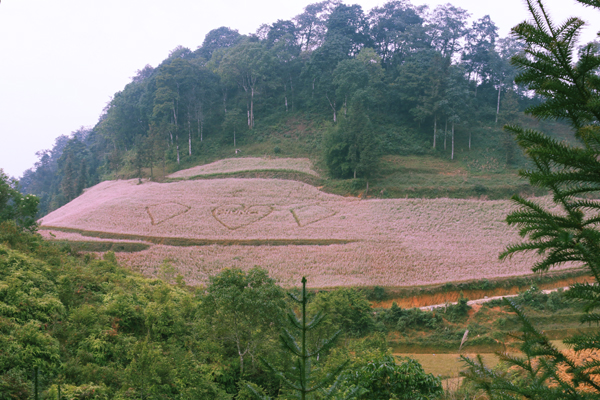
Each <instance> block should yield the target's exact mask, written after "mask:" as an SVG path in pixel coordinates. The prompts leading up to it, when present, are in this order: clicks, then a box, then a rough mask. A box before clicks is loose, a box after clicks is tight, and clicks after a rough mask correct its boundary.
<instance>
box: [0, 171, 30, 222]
mask: <svg viewBox="0 0 600 400" xmlns="http://www.w3.org/2000/svg"><path fill="white" fill-rule="evenodd" d="M18 189H19V187H18V183H17V182H16V181H14V180H10V179H9V178H8V176H7V175H6V174H5V173H4V171H3V170H2V169H1V168H0V223H3V222H5V221H14V222H15V223H16V224H17V226H19V227H20V228H21V229H26V230H29V231H34V230H35V229H36V228H37V222H36V214H37V207H38V204H39V199H38V198H37V197H36V196H34V195H25V196H24V195H22V194H21V193H20V192H19V190H18Z"/></svg>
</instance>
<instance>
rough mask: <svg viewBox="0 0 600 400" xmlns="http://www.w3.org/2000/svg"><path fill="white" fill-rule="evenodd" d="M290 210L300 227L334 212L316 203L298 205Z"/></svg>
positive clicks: (329, 215)
mask: <svg viewBox="0 0 600 400" xmlns="http://www.w3.org/2000/svg"><path fill="white" fill-rule="evenodd" d="M290 211H291V212H292V215H293V216H294V219H295V220H296V223H297V224H298V226H300V227H303V226H306V225H309V224H312V223H313V222H318V221H322V220H324V219H325V218H329V217H331V216H334V215H335V214H336V212H335V211H332V210H330V209H329V208H326V207H322V206H318V205H310V206H300V207H296V208H292V209H291V210H290Z"/></svg>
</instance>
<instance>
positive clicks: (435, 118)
mask: <svg viewBox="0 0 600 400" xmlns="http://www.w3.org/2000/svg"><path fill="white" fill-rule="evenodd" d="M436 138H437V115H435V116H434V117H433V148H434V149H435V140H436Z"/></svg>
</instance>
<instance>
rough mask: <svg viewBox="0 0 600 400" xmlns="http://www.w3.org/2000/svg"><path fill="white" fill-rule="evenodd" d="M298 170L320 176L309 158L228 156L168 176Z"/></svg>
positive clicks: (182, 176) (186, 176)
mask: <svg viewBox="0 0 600 400" xmlns="http://www.w3.org/2000/svg"><path fill="white" fill-rule="evenodd" d="M281 170H284V171H298V172H303V173H305V174H310V175H314V176H319V174H317V173H316V172H315V171H314V170H313V164H312V162H311V161H310V160H309V159H308V158H258V157H245V158H227V159H224V160H219V161H215V162H213V163H210V164H205V165H198V166H196V167H193V168H188V169H184V170H182V171H177V172H175V173H173V174H171V175H168V176H167V177H168V178H191V177H194V176H200V175H212V174H226V173H232V172H241V171H281Z"/></svg>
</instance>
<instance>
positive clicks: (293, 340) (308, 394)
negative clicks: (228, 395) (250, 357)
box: [248, 277, 360, 400]
mask: <svg viewBox="0 0 600 400" xmlns="http://www.w3.org/2000/svg"><path fill="white" fill-rule="evenodd" d="M290 297H291V298H292V300H293V301H294V303H296V304H298V305H299V306H300V318H298V317H297V316H296V314H295V313H294V312H293V311H290V312H289V313H288V319H289V321H290V323H291V326H292V327H293V331H296V335H294V334H293V333H291V332H290V331H288V330H287V329H284V330H283V332H282V334H281V342H282V344H283V347H284V348H285V350H286V352H288V353H290V354H291V355H293V356H294V357H295V358H296V362H295V365H294V368H292V370H291V372H290V373H284V372H281V371H278V370H277V369H276V368H275V367H273V366H272V365H271V364H270V363H269V362H267V361H266V360H264V359H263V360H262V361H263V362H264V363H265V365H266V366H267V367H268V368H269V369H270V370H271V371H272V372H274V373H275V374H276V376H277V377H279V378H280V379H281V380H282V382H283V384H284V385H285V386H286V387H287V388H289V389H291V390H292V391H293V392H294V394H295V395H296V398H298V399H300V400H306V399H312V398H314V397H313V395H314V394H315V393H320V394H321V395H322V396H323V397H325V398H332V396H333V393H334V392H335V389H336V388H337V386H338V381H339V380H336V378H338V377H339V376H340V374H341V373H342V371H343V370H344V368H345V367H346V364H347V362H346V363H343V364H341V365H339V366H338V367H337V369H336V370H335V371H334V372H332V373H330V374H328V375H327V376H325V377H324V378H323V379H320V380H318V381H317V382H313V381H315V376H314V375H315V374H314V371H313V367H312V360H313V359H317V360H318V358H319V356H321V355H323V354H324V353H326V352H327V351H329V350H330V349H331V348H332V347H333V346H334V345H335V342H336V340H337V339H338V337H339V336H340V334H341V331H337V332H336V333H335V334H334V335H333V336H331V337H330V338H329V339H325V340H322V341H321V342H320V343H319V344H318V345H317V346H316V348H314V349H309V344H308V334H309V332H310V331H312V330H314V329H315V328H317V327H318V326H319V325H320V324H321V323H322V322H323V318H324V317H325V314H323V312H319V313H317V314H316V315H315V316H314V317H313V318H312V320H310V321H309V320H308V317H307V314H306V306H307V305H308V293H307V291H306V278H305V277H303V278H302V297H301V298H298V297H296V296H294V295H293V294H290ZM332 384H333V385H332ZM327 386H330V387H329V389H328V390H325V388H326V387H327ZM248 388H249V389H250V390H251V391H252V393H253V394H254V395H255V397H256V398H258V399H262V400H267V399H268V397H265V396H263V395H262V394H260V393H259V392H258V391H257V390H256V389H255V388H254V387H253V386H248ZM359 390H360V389H359V388H358V387H355V388H354V389H353V390H351V391H350V392H349V393H348V394H347V395H346V396H345V397H344V398H345V399H349V398H352V397H354V396H355V395H356V394H357V393H358V392H359Z"/></svg>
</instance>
